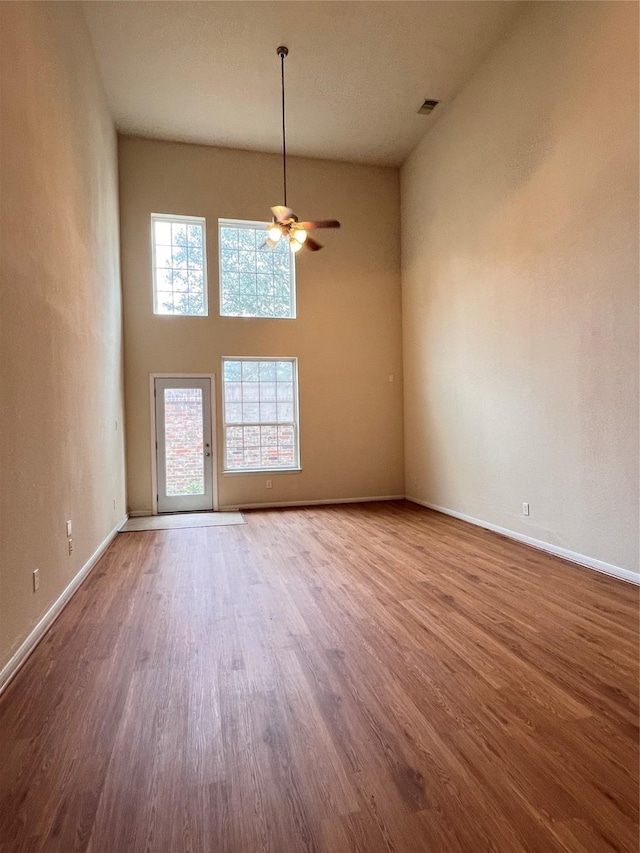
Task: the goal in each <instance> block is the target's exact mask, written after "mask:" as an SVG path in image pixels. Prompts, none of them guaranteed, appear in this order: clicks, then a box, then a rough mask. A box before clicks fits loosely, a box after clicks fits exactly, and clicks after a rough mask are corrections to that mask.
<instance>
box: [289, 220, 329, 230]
mask: <svg viewBox="0 0 640 853" xmlns="http://www.w3.org/2000/svg"><path fill="white" fill-rule="evenodd" d="M296 227H297V228H304V230H305V231H311V230H312V229H314V228H339V227H340V223H339V222H338V220H337V219H319V220H318V221H317V222H296Z"/></svg>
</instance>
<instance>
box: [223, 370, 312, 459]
mask: <svg viewBox="0 0 640 853" xmlns="http://www.w3.org/2000/svg"><path fill="white" fill-rule="evenodd" d="M228 361H241V362H242V361H256V362H259V363H260V362H265V361H273V362H278V361H287V362H290V363H291V365H292V372H293V377H292V385H293V417H294V420H293V422H288V421H287V422H286V423H285V424H278V423H275V424H272V423H271V422H269V423H267V422H262V421H258V422H257V423H251V424H246V423H236V422H235V421H234V422H232V423H227V401H226V392H225V386H226V380H225V371H224V367H225V363H226V362H228ZM220 393H221V395H222V406H221V409H220V411H221V413H222V473H223V475H224V476H235V475H242V474H253V475H255V474H290V473H292V472H293V473H295V472H299V471H301V470H302V463H301V460H300V388H299V383H298V359H297V357H294V356H249V355H242V356H239V355H228V356H222V359H221V369H220ZM289 424H291V426H293V449H294V464H293V465H289V466H286V467H284V466H278V467H276V468H262V467H257V468H256V467H252V468H227V427H228V426H240V427H244V426H257V427H260V426H276V427H277V426H283V425H285V426H288V425H289Z"/></svg>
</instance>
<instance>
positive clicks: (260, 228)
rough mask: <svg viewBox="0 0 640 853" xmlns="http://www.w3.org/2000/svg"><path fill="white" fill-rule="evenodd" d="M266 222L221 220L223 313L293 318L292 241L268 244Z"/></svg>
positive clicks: (221, 311) (293, 270) (221, 304)
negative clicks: (290, 243)
mask: <svg viewBox="0 0 640 853" xmlns="http://www.w3.org/2000/svg"><path fill="white" fill-rule="evenodd" d="M267 225H268V223H266V222H241V221H238V220H234V219H220V220H219V221H218V230H219V238H220V314H221V315H222V316H223V317H267V318H272V319H294V318H295V316H296V304H295V263H294V260H293V252H291V251H290V250H289V241H288V240H280V241H279V242H278V243H277V245H276V247H275V248H274V249H270V248H269V247H268V246H267V244H266V240H267V232H266V229H267Z"/></svg>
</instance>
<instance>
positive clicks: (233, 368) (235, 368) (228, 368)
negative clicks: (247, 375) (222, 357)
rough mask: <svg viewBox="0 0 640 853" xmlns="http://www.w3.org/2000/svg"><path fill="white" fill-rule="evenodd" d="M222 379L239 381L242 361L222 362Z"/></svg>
mask: <svg viewBox="0 0 640 853" xmlns="http://www.w3.org/2000/svg"><path fill="white" fill-rule="evenodd" d="M224 379H225V382H226V381H234V380H237V381H239V380H240V379H242V362H241V361H225V363H224Z"/></svg>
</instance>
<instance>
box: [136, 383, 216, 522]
mask: <svg viewBox="0 0 640 853" xmlns="http://www.w3.org/2000/svg"><path fill="white" fill-rule="evenodd" d="M156 379H209V380H210V382H211V394H210V395H209V396H210V402H211V411H210V413H209V414H210V417H211V457H210V465H211V486H212V489H213V511H214V512H218V510H219V502H218V422H217V420H216V374H215V373H150V374H149V405H150V412H151V417H150V424H151V433H150V449H151V512H152V514H153V515H158V469H157V454H156V400H155V390H156Z"/></svg>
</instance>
